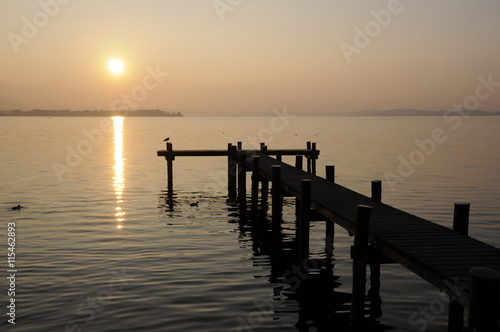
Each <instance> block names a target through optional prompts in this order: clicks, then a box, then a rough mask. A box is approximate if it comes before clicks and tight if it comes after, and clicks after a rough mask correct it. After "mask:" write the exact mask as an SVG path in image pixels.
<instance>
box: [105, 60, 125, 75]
mask: <svg viewBox="0 0 500 332" xmlns="http://www.w3.org/2000/svg"><path fill="white" fill-rule="evenodd" d="M108 70H109V71H110V73H111V74H113V75H120V74H122V73H123V71H124V70H125V64H124V63H123V61H122V60H120V59H118V58H111V59H109V60H108Z"/></svg>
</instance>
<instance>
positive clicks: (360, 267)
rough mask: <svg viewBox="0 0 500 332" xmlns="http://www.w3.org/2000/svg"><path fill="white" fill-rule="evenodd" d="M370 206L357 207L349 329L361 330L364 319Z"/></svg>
mask: <svg viewBox="0 0 500 332" xmlns="http://www.w3.org/2000/svg"><path fill="white" fill-rule="evenodd" d="M371 211H372V208H371V206H366V205H358V209H357V214H356V225H355V235H354V250H353V263H352V301H351V327H352V328H353V330H355V331H357V330H361V328H362V326H363V322H364V318H365V292H366V260H367V257H366V255H367V249H368V233H369V227H370V215H371Z"/></svg>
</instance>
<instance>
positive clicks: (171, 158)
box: [166, 142, 175, 189]
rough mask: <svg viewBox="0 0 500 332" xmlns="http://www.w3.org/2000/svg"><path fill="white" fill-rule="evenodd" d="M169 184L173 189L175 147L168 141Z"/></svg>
mask: <svg viewBox="0 0 500 332" xmlns="http://www.w3.org/2000/svg"><path fill="white" fill-rule="evenodd" d="M166 159H167V186H168V189H172V188H173V186H174V160H175V156H174V149H173V147H172V143H168V142H167V157H166Z"/></svg>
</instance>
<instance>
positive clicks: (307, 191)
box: [297, 179, 311, 262]
mask: <svg viewBox="0 0 500 332" xmlns="http://www.w3.org/2000/svg"><path fill="white" fill-rule="evenodd" d="M300 184H301V191H300V214H299V224H298V225H297V226H298V227H297V228H298V231H299V232H298V240H299V262H303V261H304V259H306V258H307V257H308V256H309V224H310V220H309V218H310V214H311V180H310V179H302V180H301V181H300Z"/></svg>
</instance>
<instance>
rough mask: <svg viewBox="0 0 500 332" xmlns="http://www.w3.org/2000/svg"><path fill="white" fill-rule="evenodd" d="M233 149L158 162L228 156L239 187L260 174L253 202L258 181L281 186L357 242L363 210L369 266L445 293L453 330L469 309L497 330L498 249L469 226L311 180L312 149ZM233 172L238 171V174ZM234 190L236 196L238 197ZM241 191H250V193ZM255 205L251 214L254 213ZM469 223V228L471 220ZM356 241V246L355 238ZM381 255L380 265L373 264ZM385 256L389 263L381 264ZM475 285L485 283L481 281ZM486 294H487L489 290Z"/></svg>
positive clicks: (476, 322) (482, 324) (484, 326)
mask: <svg viewBox="0 0 500 332" xmlns="http://www.w3.org/2000/svg"><path fill="white" fill-rule="evenodd" d="M308 147H309V145H308ZM233 148H234V149H232V148H231V146H230V147H229V148H228V150H214V151H186V150H184V151H174V150H172V147H171V146H170V149H167V150H160V151H158V156H165V157H166V159H167V161H168V160H169V159H172V160H173V158H174V156H228V158H229V164H228V165H229V168H230V167H231V166H232V165H233V166H234V165H235V164H236V161H238V169H239V171H238V175H239V176H240V177H241V176H243V182H240V181H238V182H239V183H240V184H241V185H243V186H245V185H244V181H245V175H244V173H246V172H247V171H252V173H253V174H254V175H255V174H257V177H255V176H253V177H252V183H254V182H257V185H252V200H254V198H255V195H257V193H255V191H256V190H258V183H259V182H262V183H268V182H270V181H272V182H273V183H279V188H273V191H274V190H275V193H277V192H279V193H280V194H281V195H282V196H284V195H286V196H295V197H296V198H297V199H298V200H299V201H300V200H305V201H304V202H307V205H309V204H310V209H311V210H312V211H315V217H312V219H313V220H318V219H321V220H327V223H328V222H334V223H336V224H337V225H339V226H341V227H342V228H344V229H346V230H347V231H349V232H350V233H352V234H355V237H356V236H358V234H356V232H357V230H358V232H359V233H361V231H359V228H357V225H356V222H357V220H358V222H360V213H359V211H360V207H362V208H365V212H366V211H367V216H366V213H365V219H367V220H365V221H364V222H365V223H366V226H367V228H366V233H367V235H366V236H367V241H368V243H369V245H370V248H369V249H370V250H366V249H367V248H363V249H362V250H364V252H363V256H364V257H362V261H363V264H364V265H366V264H370V263H374V264H380V263H383V262H386V261H393V262H396V263H399V264H400V265H402V266H404V267H405V268H407V269H408V270H410V271H412V272H413V273H415V274H416V275H418V276H420V277H421V278H423V279H424V280H426V281H427V282H429V283H430V284H432V285H433V286H435V287H436V288H438V289H439V290H440V291H443V292H445V293H446V294H447V295H448V296H449V297H450V299H451V300H452V303H451V305H450V330H461V328H462V324H463V307H466V308H470V314H469V328H471V329H472V328H477V330H478V331H486V330H488V331H489V330H490V329H491V327H492V326H495V329H496V327H497V326H498V317H499V308H498V294H499V287H498V280H499V277H500V273H499V272H498V271H500V249H498V248H496V247H493V246H491V245H488V244H486V243H484V242H481V241H479V240H476V239H474V238H471V237H469V236H467V235H466V233H467V229H466V227H467V225H465V230H463V229H462V230H461V232H459V231H457V230H458V228H459V227H463V226H457V227H456V228H455V230H452V229H449V228H446V227H444V226H441V225H438V224H436V223H433V222H431V221H428V220H425V219H422V218H420V217H417V216H414V215H412V214H409V213H407V212H404V211H402V210H399V209H397V208H394V207H392V206H389V205H387V204H384V203H382V202H380V199H379V198H378V197H374V198H370V197H367V196H364V195H362V194H360V193H357V192H355V191H353V190H350V189H348V188H345V187H343V186H341V185H339V184H336V183H334V181H332V179H331V178H330V179H329V180H326V179H324V178H321V177H319V176H316V175H315V174H312V173H315V167H314V172H311V167H310V166H309V162H310V161H312V160H315V159H316V158H317V156H318V155H319V151H318V150H316V149H315V146H314V149H312V148H309V149H305V150H301V149H298V150H267V148H262V149H261V151H245V150H238V151H237V152H236V149H235V147H233ZM169 150H170V151H169ZM231 151H233V152H231ZM269 155H275V156H279V158H271V157H270V156H269ZM282 155H298V156H306V157H307V158H308V170H309V172H306V171H303V170H302V169H301V165H300V164H299V167H297V165H296V166H295V167H294V166H292V165H289V164H287V163H284V162H282V161H281V160H278V159H281V158H280V157H281V156H282ZM276 167H279V168H280V172H279V173H280V176H279V182H276V179H273V177H276V175H273V169H276ZM233 173H235V172H234V171H233ZM275 174H276V173H275ZM232 176H234V177H235V176H236V174H229V177H230V179H229V184H230V187H231V183H235V182H236V180H235V179H233V180H232V181H231V177H232ZM304 182H308V183H306V184H307V186H306V188H307V187H309V185H310V193H307V195H308V196H309V195H310V196H309V197H308V198H304V196H303V195H304V192H303V191H304V189H303V188H305V187H304ZM266 186H267V184H266ZM229 189H230V191H231V190H235V189H231V188H229ZM243 190H244V191H245V192H246V187H244V188H243ZM229 196H231V194H229ZM240 196H243V194H240ZM244 196H245V197H244V198H243V199H244V200H246V195H244ZM240 204H241V200H240ZM243 204H246V203H243ZM253 205H254V204H252V208H254V206H253ZM465 206H467V205H465ZM467 209H468V206H467ZM276 211H279V210H276V209H275V208H274V207H273V213H277V212H276ZM308 215H309V217H304V214H302V216H301V217H300V218H299V219H304V218H308V219H311V216H312V215H313V214H312V213H309V214H308ZM318 216H320V218H318ZM459 218H460V217H458V219H459ZM274 219H275V218H274V216H273V220H274ZM465 219H466V222H468V215H467V216H466V217H465ZM309 221H310V220H307V221H304V220H302V222H306V224H302V225H301V226H299V225H298V226H297V228H299V227H300V228H302V229H303V228H304V227H306V229H308V225H309ZM299 223H300V221H299ZM368 223H369V226H368ZM304 225H306V226H304ZM358 227H359V225H358ZM303 232H306V234H307V235H305V237H307V239H306V240H305V242H304V243H305V246H307V247H308V243H309V242H308V241H309V239H308V232H309V231H308V230H306V231H303ZM464 233H465V234H464ZM354 242H355V245H356V239H355V241H354ZM354 252H356V248H354ZM370 252H371V253H373V252H376V253H377V255H371V256H372V257H370V254H369V253H370ZM355 256H356V254H355ZM375 256H377V257H379V258H375ZM380 257H383V258H384V259H382V260H381V259H380ZM358 258H359V257H358ZM354 260H355V262H354V264H356V257H354ZM358 263H359V262H358ZM353 273H354V275H353V278H355V277H356V273H357V272H356V271H354V272H353ZM362 273H363V274H364V273H366V272H362ZM372 273H373V271H372ZM358 277H359V276H358ZM360 280H362V283H363V285H364V276H363V275H361V279H360ZM477 280H480V282H476V281H477ZM486 285H487V286H486ZM484 287H488V288H486V289H483V288H484ZM353 294H354V290H353ZM361 296H362V298H361V300H360V301H363V302H364V286H363V290H362V294H361ZM354 301H355V299H354V295H353V308H354V307H355V305H354ZM462 306H463V307H462ZM352 310H354V309H352ZM355 315H356V314H355V313H354V316H355ZM359 315H361V317H362V315H363V313H360V314H358V317H359ZM452 316H453V317H452ZM457 316H458V318H457ZM460 320H461V321H462V322H460Z"/></svg>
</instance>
